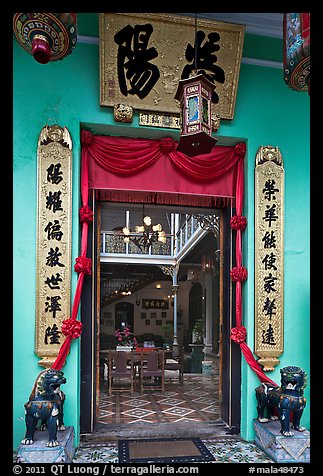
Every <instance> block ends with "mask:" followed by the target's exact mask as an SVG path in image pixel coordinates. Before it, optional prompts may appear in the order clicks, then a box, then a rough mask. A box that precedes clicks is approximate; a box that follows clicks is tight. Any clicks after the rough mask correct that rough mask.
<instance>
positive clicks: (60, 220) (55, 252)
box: [35, 124, 72, 368]
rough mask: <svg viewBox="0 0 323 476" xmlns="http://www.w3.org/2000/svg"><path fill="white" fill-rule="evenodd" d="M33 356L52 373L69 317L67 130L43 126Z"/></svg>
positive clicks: (69, 169) (69, 166)
mask: <svg viewBox="0 0 323 476" xmlns="http://www.w3.org/2000/svg"><path fill="white" fill-rule="evenodd" d="M37 176H38V177H37V181H38V190H37V199H38V203H37V245H36V339H35V353H36V354H37V355H38V356H39V357H41V360H40V361H39V362H38V363H39V365H41V366H42V367H45V368H46V367H50V366H51V365H52V364H53V362H54V361H55V359H56V357H57V355H58V352H59V349H60V346H61V344H62V343H63V341H64V336H63V335H62V332H61V326H62V322H63V320H64V319H67V318H69V317H70V300H71V298H70V294H71V293H70V291H71V289H70V283H71V224H72V221H71V220H72V140H71V136H70V133H69V131H68V130H67V129H66V127H64V128H62V127H60V126H58V125H57V124H55V125H53V126H48V125H46V126H45V127H43V129H42V130H41V132H40V135H39V139H38V147H37Z"/></svg>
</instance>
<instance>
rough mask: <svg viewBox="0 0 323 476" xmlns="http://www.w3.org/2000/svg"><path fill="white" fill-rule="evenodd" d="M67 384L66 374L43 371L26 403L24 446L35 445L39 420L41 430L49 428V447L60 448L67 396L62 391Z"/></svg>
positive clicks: (53, 370)
mask: <svg viewBox="0 0 323 476" xmlns="http://www.w3.org/2000/svg"><path fill="white" fill-rule="evenodd" d="M64 383H66V378H65V377H64V373H63V372H61V371H59V370H55V369H46V370H43V371H42V372H41V373H40V374H39V375H38V377H37V379H36V380H35V383H34V386H33V389H32V392H31V394H30V396H29V400H28V402H27V403H25V405H24V406H25V421H26V428H27V430H26V435H25V438H24V439H23V440H22V441H21V443H22V444H24V445H32V444H33V443H34V433H35V430H36V426H37V423H38V421H39V420H41V427H40V429H41V430H44V429H46V428H48V443H47V446H50V447H52V446H58V441H57V430H65V427H64V422H63V404H64V401H65V394H64V393H63V391H62V390H61V389H60V386H61V385H62V384H64Z"/></svg>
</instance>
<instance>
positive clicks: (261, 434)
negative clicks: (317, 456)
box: [254, 419, 310, 463]
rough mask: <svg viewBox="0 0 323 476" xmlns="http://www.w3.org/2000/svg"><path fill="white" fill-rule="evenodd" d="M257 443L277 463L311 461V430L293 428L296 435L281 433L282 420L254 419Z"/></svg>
mask: <svg viewBox="0 0 323 476" xmlns="http://www.w3.org/2000/svg"><path fill="white" fill-rule="evenodd" d="M254 429H255V432H256V438H255V443H256V445H257V446H259V448H261V449H262V450H263V451H264V452H265V453H266V454H267V455H268V456H269V457H270V458H271V459H273V460H274V461H275V462H276V463H309V462H310V432H309V431H307V430H305V431H303V432H299V431H296V430H293V428H291V431H292V432H293V433H294V436H283V435H282V434H281V433H280V422H279V420H277V421H269V422H268V423H260V422H259V421H258V420H257V419H254Z"/></svg>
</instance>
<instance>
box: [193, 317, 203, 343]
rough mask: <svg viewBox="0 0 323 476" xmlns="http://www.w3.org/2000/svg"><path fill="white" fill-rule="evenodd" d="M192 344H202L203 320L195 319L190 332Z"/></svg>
mask: <svg viewBox="0 0 323 476" xmlns="http://www.w3.org/2000/svg"><path fill="white" fill-rule="evenodd" d="M192 336H193V344H203V337H204V320H203V319H197V320H196V322H195V325H194V327H193V331H192Z"/></svg>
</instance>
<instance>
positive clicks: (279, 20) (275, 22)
mask: <svg viewBox="0 0 323 476" xmlns="http://www.w3.org/2000/svg"><path fill="white" fill-rule="evenodd" d="M179 15H187V16H193V17H195V13H179ZM283 16H284V13H197V22H198V19H199V18H206V19H209V20H220V21H225V22H228V23H242V24H243V25H246V33H251V34H254V35H260V36H269V37H273V38H283Z"/></svg>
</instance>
